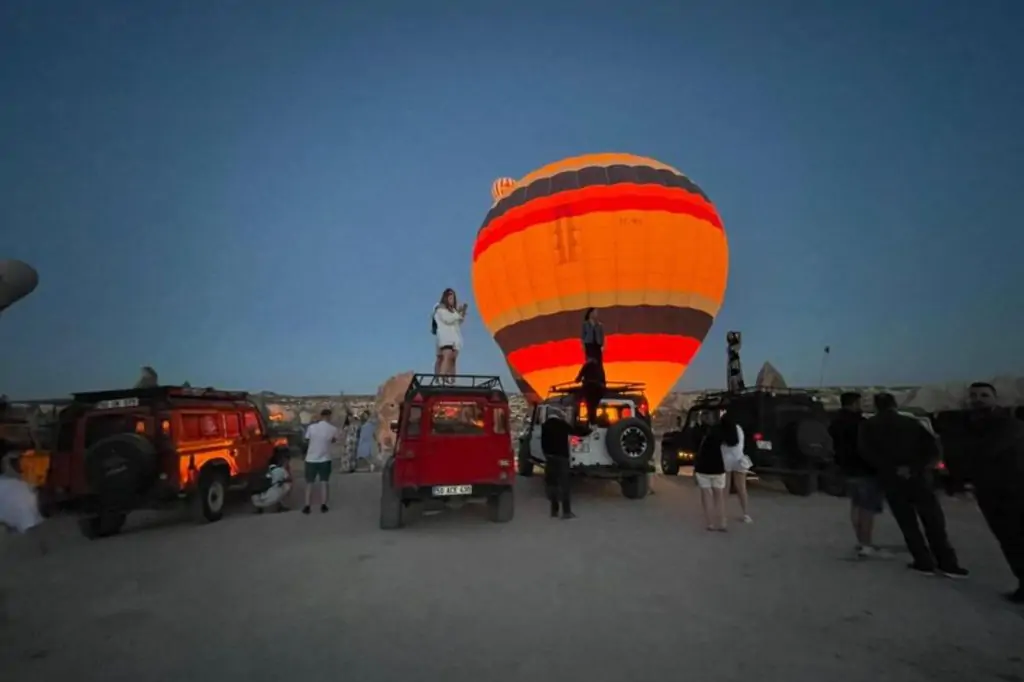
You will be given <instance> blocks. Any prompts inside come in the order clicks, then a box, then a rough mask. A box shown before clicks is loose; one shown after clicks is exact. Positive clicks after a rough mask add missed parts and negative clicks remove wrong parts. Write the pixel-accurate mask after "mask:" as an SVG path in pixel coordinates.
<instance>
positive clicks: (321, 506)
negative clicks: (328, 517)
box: [320, 504, 327, 514]
mask: <svg viewBox="0 0 1024 682" xmlns="http://www.w3.org/2000/svg"><path fill="white" fill-rule="evenodd" d="M320 513H321V514H326V513H327V505H326V504H321V505H320Z"/></svg>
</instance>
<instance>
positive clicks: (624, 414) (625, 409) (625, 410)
mask: <svg viewBox="0 0 1024 682" xmlns="http://www.w3.org/2000/svg"><path fill="white" fill-rule="evenodd" d="M632 416H633V410H631V409H629V408H628V407H623V408H622V418H623V419H629V418H630V417H632Z"/></svg>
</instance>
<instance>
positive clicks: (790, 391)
mask: <svg viewBox="0 0 1024 682" xmlns="http://www.w3.org/2000/svg"><path fill="white" fill-rule="evenodd" d="M758 393H770V394H771V395H776V394H778V395H803V396H808V397H810V398H814V399H817V397H816V395H815V393H814V391H812V390H809V389H806V388H771V387H768V386H748V387H746V388H744V389H742V390H739V391H707V392H706V393H701V394H700V395H699V396H698V397H697V400H713V399H722V398H731V397H734V396H742V395H755V394H758Z"/></svg>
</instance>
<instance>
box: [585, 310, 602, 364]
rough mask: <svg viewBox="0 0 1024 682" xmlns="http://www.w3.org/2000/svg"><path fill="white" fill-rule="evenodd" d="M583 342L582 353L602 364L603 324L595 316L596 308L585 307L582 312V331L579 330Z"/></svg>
mask: <svg viewBox="0 0 1024 682" xmlns="http://www.w3.org/2000/svg"><path fill="white" fill-rule="evenodd" d="M580 341H582V342H583V355H584V356H585V357H586V358H587V359H588V360H595V361H597V364H599V365H604V325H602V324H601V321H600V320H599V319H598V317H597V308H587V312H585V313H584V314H583V331H581V332H580Z"/></svg>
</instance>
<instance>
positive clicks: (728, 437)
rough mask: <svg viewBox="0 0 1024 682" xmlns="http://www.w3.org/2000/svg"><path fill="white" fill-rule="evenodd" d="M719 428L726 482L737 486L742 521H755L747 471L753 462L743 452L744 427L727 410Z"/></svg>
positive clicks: (719, 422) (720, 420)
mask: <svg viewBox="0 0 1024 682" xmlns="http://www.w3.org/2000/svg"><path fill="white" fill-rule="evenodd" d="M718 430H719V432H721V434H722V444H721V446H720V447H721V448H722V463H723V465H724V466H725V483H726V485H728V484H729V483H730V482H731V483H732V484H733V486H735V488H736V497H737V498H739V501H740V511H741V512H742V516H740V521H742V522H743V523H753V522H754V520H753V519H752V518H750V514H749V513H748V510H749V508H750V499H749V497H748V496H747V472H748V471H750V467H751V466H753V462H751V461H750V458H749V457H747V455H746V454H745V453H744V452H743V446H744V434H743V427H741V426H740V425H739V424H737V423H736V420H735V419H733V418H732V415H731V414H729V413H728V412H726V413H725V414H723V415H722V416H721V418H720V419H719V421H718Z"/></svg>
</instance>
